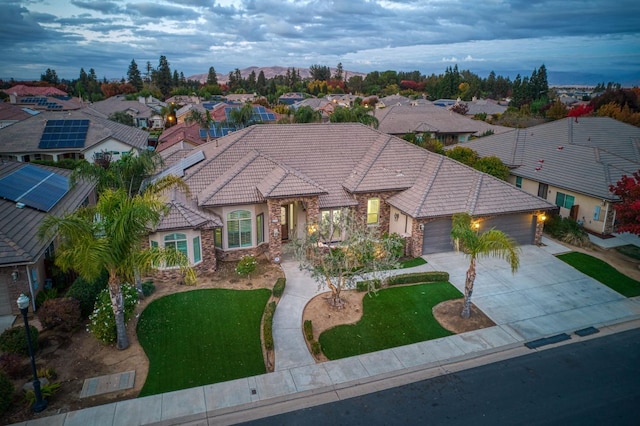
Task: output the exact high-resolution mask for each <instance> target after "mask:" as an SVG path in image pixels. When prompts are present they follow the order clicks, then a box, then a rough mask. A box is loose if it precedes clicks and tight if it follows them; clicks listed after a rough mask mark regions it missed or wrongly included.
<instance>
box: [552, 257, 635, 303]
mask: <svg viewBox="0 0 640 426" xmlns="http://www.w3.org/2000/svg"><path fill="white" fill-rule="evenodd" d="M558 259H560V260H562V261H563V262H566V263H568V264H569V265H571V266H573V267H574V268H576V269H577V270H578V271H580V272H582V273H583V274H586V275H589V276H590V277H591V278H594V279H596V280H598V281H600V282H601V283H602V284H604V285H606V286H607V287H609V288H611V289H612V290H615V291H617V292H618V293H620V294H622V295H623V296H626V297H634V296H640V281H636V280H634V279H633V278H629V277H628V276H626V275H624V274H622V273H621V272H619V271H618V270H617V269H615V268H614V267H613V266H611V265H609V264H608V263H606V262H604V261H602V260H600V259H597V258H595V257H593V256H589V255H588V254H584V253H578V252H571V253H566V254H561V255H558Z"/></svg>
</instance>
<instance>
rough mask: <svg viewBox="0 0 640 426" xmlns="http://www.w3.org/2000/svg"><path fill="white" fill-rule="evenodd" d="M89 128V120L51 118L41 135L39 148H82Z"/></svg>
mask: <svg viewBox="0 0 640 426" xmlns="http://www.w3.org/2000/svg"><path fill="white" fill-rule="evenodd" d="M61 108H62V107H61ZM88 130H89V120H49V121H47V124H46V126H45V128H44V130H43V132H42V136H41V137H40V144H39V145H38V148H40V149H54V148H82V147H84V143H85V140H86V138H87V132H88Z"/></svg>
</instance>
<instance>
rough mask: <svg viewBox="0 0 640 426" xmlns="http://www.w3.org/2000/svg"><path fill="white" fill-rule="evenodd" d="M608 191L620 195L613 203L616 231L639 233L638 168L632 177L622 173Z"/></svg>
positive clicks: (639, 196)
mask: <svg viewBox="0 0 640 426" xmlns="http://www.w3.org/2000/svg"><path fill="white" fill-rule="evenodd" d="M609 191H611V192H612V193H614V194H615V195H617V196H618V197H620V202H619V203H616V204H614V205H613V208H614V209H615V211H616V222H617V224H616V231H617V232H631V233H632V234H636V235H640V170H639V171H637V172H634V173H633V177H629V176H627V175H622V178H620V180H619V181H618V182H616V184H615V185H610V186H609Z"/></svg>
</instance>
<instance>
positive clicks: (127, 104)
mask: <svg viewBox="0 0 640 426" xmlns="http://www.w3.org/2000/svg"><path fill="white" fill-rule="evenodd" d="M142 99H144V98H142ZM87 108H88V109H90V110H93V111H95V112H97V113H98V114H99V115H100V116H102V117H104V118H109V117H110V116H111V115H112V114H113V113H116V112H124V113H127V114H128V115H130V116H131V118H133V122H134V124H135V126H136V127H138V128H140V129H148V128H151V127H154V120H155V118H156V117H155V116H157V115H158V114H157V113H156V111H155V110H153V109H152V108H150V107H148V106H147V105H146V104H144V103H142V102H140V100H137V101H128V100H127V99H126V97H125V96H124V95H117V96H112V97H110V98H108V99H105V100H104V101H98V102H94V103H92V104H90V105H89V106H88V107H87ZM163 125H164V120H162V121H161V123H160V127H162V126H163Z"/></svg>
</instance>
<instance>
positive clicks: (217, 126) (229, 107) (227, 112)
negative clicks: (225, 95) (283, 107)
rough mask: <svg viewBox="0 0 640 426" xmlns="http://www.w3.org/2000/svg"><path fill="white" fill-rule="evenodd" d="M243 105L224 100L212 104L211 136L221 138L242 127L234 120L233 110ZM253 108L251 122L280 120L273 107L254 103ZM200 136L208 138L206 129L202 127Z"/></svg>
mask: <svg viewBox="0 0 640 426" xmlns="http://www.w3.org/2000/svg"><path fill="white" fill-rule="evenodd" d="M243 106H244V104H228V103H224V102H222V103H217V104H212V105H211V107H212V109H211V110H210V112H209V115H210V116H211V120H212V122H211V125H210V127H209V138H214V139H215V138H220V137H222V136H226V135H228V134H229V133H232V132H235V131H237V130H238V129H240V128H241V127H242V126H241V125H238V124H237V123H235V122H234V120H233V118H232V116H231V111H233V110H239V109H240V108H242V107H243ZM204 107H205V108H206V107H207V105H204ZM252 108H253V114H252V116H251V123H250V124H258V123H275V122H276V121H277V120H278V115H277V114H276V113H275V112H273V111H272V110H271V109H268V108H265V107H263V106H262V105H253V106H252ZM200 138H201V139H202V140H206V139H207V131H206V129H200Z"/></svg>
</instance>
